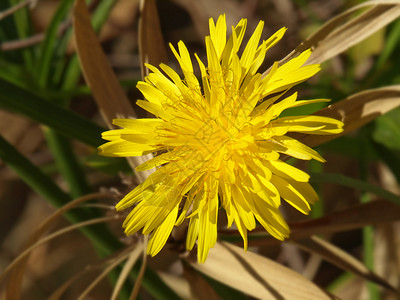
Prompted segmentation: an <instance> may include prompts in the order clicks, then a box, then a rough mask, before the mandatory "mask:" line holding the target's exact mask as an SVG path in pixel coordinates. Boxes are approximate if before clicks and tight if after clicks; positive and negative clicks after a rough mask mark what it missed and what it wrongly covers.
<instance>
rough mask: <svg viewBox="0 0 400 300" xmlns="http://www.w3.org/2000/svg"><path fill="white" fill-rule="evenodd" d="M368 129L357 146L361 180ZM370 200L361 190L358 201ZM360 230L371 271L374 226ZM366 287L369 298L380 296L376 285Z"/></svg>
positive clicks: (364, 173) (365, 172)
mask: <svg viewBox="0 0 400 300" xmlns="http://www.w3.org/2000/svg"><path fill="white" fill-rule="evenodd" d="M369 131H370V130H368V132H367V128H363V130H361V137H362V143H360V146H359V153H360V155H359V159H358V161H359V170H360V175H361V179H362V180H363V181H367V180H368V160H367V158H366V156H365V154H364V149H365V148H366V147H367V146H368V144H369V136H370V134H369ZM370 201H371V197H370V195H369V194H368V193H367V192H362V193H361V195H360V202H361V203H368V202H370ZM362 231H363V254H364V264H365V266H366V267H367V268H368V269H370V270H372V271H373V270H374V268H375V264H374V249H375V247H374V228H373V227H372V226H365V227H364V228H363V229H362ZM373 282H374V281H373ZM378 283H379V282H378ZM367 289H368V293H369V299H370V300H378V299H380V298H381V297H380V292H379V289H378V286H376V285H375V284H374V283H371V282H367Z"/></svg>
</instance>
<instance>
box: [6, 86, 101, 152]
mask: <svg viewBox="0 0 400 300" xmlns="http://www.w3.org/2000/svg"><path fill="white" fill-rule="evenodd" d="M0 90H1V91H2V92H1V93H0V107H1V108H3V109H6V110H11V111H14V112H17V113H20V114H22V115H24V116H26V117H28V118H30V119H33V120H35V121H37V122H39V123H41V124H44V125H47V126H48V127H50V128H53V129H54V130H56V131H58V132H59V133H61V134H63V135H65V136H67V137H70V138H73V139H77V140H79V141H81V142H83V143H85V144H88V145H90V146H93V147H97V146H99V145H101V144H102V143H103V142H104V141H103V140H102V139H101V133H102V132H103V131H104V129H103V128H102V127H100V126H98V125H96V124H94V123H92V122H91V121H89V120H87V119H85V118H84V117H82V116H80V115H78V114H76V113H73V112H71V111H68V110H66V109H63V108H61V107H59V106H58V105H55V104H52V103H50V102H49V101H46V100H43V99H41V98H39V97H38V96H36V95H34V94H32V93H31V92H28V91H26V90H24V89H21V88H19V87H17V86H15V85H14V84H12V83H10V82H7V81H5V80H4V79H1V78H0Z"/></svg>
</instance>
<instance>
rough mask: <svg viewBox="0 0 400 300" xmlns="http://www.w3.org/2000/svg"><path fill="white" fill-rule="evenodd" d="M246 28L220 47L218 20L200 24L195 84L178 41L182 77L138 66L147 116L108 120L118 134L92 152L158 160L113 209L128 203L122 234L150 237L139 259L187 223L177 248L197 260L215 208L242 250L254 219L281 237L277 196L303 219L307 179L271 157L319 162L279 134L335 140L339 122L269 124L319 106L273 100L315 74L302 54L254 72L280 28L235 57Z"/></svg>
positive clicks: (208, 242) (212, 231)
mask: <svg viewBox="0 0 400 300" xmlns="http://www.w3.org/2000/svg"><path fill="white" fill-rule="evenodd" d="M246 24H247V22H246V19H242V20H241V21H240V22H239V23H238V24H237V26H236V27H234V28H232V35H231V36H230V38H229V39H228V40H227V39H226V31H227V28H226V21H225V16H224V15H222V16H220V17H219V19H218V21H217V23H216V24H214V21H213V20H212V19H210V22H209V26H210V35H209V36H207V37H206V38H205V43H206V50H207V67H206V66H205V65H204V63H203V62H202V61H201V60H200V59H199V57H198V56H197V55H195V57H196V59H197V62H198V64H199V67H200V71H201V81H202V82H201V84H200V83H199V81H198V80H197V78H196V76H195V75H194V70H193V65H192V62H191V58H190V55H189V52H188V50H187V48H186V46H185V44H184V43H183V42H182V41H180V42H179V43H178V51H177V50H176V49H175V48H174V47H173V46H172V45H170V46H171V49H172V51H173V53H174V55H175V57H176V58H177V60H178V62H179V64H180V67H181V69H182V72H183V75H184V80H182V79H181V77H180V76H179V75H178V74H177V73H176V72H175V71H173V70H172V69H171V68H170V67H169V66H167V65H165V64H161V65H160V69H161V70H162V71H163V73H162V72H161V71H160V70H159V69H157V68H155V67H154V66H151V65H147V67H148V68H149V69H150V70H151V71H152V73H151V74H149V75H148V76H147V77H146V78H145V81H144V82H139V83H138V85H137V87H138V89H139V90H140V91H141V92H142V94H143V95H144V97H145V98H146V100H138V101H137V104H138V105H139V106H140V107H142V108H144V109H145V110H147V111H148V112H150V113H152V114H154V115H155V116H156V117H157V118H153V119H137V120H133V119H116V120H114V124H115V125H117V126H119V127H122V128H123V129H117V130H110V131H107V132H104V133H103V138H104V139H105V140H108V141H109V142H107V143H106V144H104V145H102V146H100V147H99V149H100V153H101V154H102V155H106V156H140V155H144V154H147V153H150V152H157V153H161V154H159V155H158V156H156V157H154V158H153V159H151V160H149V161H147V162H145V163H143V164H142V165H140V166H139V167H137V170H138V171H143V170H148V169H151V168H154V167H156V168H157V170H156V171H155V172H154V173H153V174H152V175H150V176H149V177H148V179H147V180H146V181H145V182H143V183H142V184H140V185H139V186H137V187H136V188H135V189H134V190H132V191H131V192H130V193H129V194H127V195H126V196H125V197H124V198H123V199H122V200H121V201H120V202H119V203H118V204H117V206H116V208H117V210H123V209H126V208H128V207H130V206H132V205H136V206H135V207H134V208H133V209H132V211H131V212H130V213H129V215H128V216H127V218H126V220H125V222H124V224H123V227H124V228H125V233H126V234H127V235H129V234H133V233H135V232H137V231H139V230H140V229H142V232H143V234H145V235H147V234H150V235H151V237H150V240H149V244H148V249H147V252H148V254H151V255H153V256H154V255H156V254H157V253H158V252H159V251H160V250H161V248H162V247H163V246H164V244H165V243H166V241H167V239H168V237H169V235H170V233H171V231H172V229H173V227H174V226H178V225H180V224H181V223H182V222H183V221H184V220H185V219H189V220H190V221H189V228H188V233H187V240H186V248H187V249H188V250H191V249H192V248H193V246H194V245H195V243H196V241H197V251H198V252H197V253H198V260H199V261H200V262H204V261H205V260H206V258H207V255H208V252H209V249H210V248H212V247H213V246H214V244H215V242H216V240H217V218H218V208H219V206H221V207H222V208H223V209H224V210H225V212H226V214H227V218H228V227H230V226H231V225H232V224H233V223H235V225H236V227H237V229H238V230H239V232H240V234H241V235H242V237H243V240H244V248H245V249H246V248H247V231H248V230H253V229H254V228H255V227H256V220H257V221H258V222H259V223H260V224H261V225H262V226H263V227H264V228H265V229H266V230H267V231H268V232H269V233H270V234H271V235H272V236H274V237H276V238H277V239H280V240H283V239H285V238H286V237H288V235H289V228H288V225H287V224H286V222H285V220H284V219H283V218H282V215H281V214H280V212H279V209H278V208H279V206H280V204H281V198H282V199H284V200H285V201H287V202H288V203H289V204H291V205H292V206H293V207H295V208H296V209H298V210H299V211H300V212H302V213H304V214H307V213H308V212H309V210H310V205H309V203H311V204H312V203H314V202H315V201H317V200H318V196H317V194H316V193H315V191H314V190H313V188H312V187H311V186H310V185H309V184H308V180H309V175H308V174H306V173H305V172H303V171H301V170H299V169H297V168H295V167H293V166H290V165H288V164H286V163H285V162H283V161H282V160H280V159H279V157H280V155H281V154H285V155H290V156H292V157H295V158H298V159H303V160H310V159H316V160H318V161H321V162H323V161H324V159H323V158H322V157H321V156H320V155H318V153H317V152H316V151H314V150H312V149H311V148H309V147H307V146H306V145H304V144H302V143H300V142H299V141H297V140H295V139H293V138H291V137H289V136H287V135H286V133H289V132H301V133H307V134H320V135H324V134H337V133H340V132H341V131H342V126H343V123H342V122H340V121H337V120H335V119H332V118H326V117H319V116H294V117H281V118H279V115H280V114H281V112H282V111H283V110H285V109H287V108H291V107H297V106H301V105H306V104H310V103H315V102H321V101H326V100H323V99H317V100H304V101H296V98H297V94H296V93H294V94H292V95H290V96H288V97H286V98H284V97H283V96H284V94H285V93H286V92H287V91H288V90H289V89H290V88H291V87H293V86H294V85H296V84H298V83H300V82H302V81H304V80H306V79H308V78H310V77H311V76H313V75H314V74H315V73H317V72H318V71H319V70H320V67H319V65H307V66H303V65H304V63H305V62H306V60H307V59H308V57H309V56H310V54H311V51H310V50H307V51H304V52H303V53H301V54H300V55H299V56H298V57H296V58H294V59H292V60H290V61H288V62H287V63H285V64H283V65H282V66H278V63H274V65H273V66H272V68H271V71H270V72H269V73H268V75H267V76H265V77H263V76H262V75H261V74H260V73H257V70H258V68H259V67H260V66H261V64H262V62H263V61H264V57H265V54H266V52H267V50H268V49H269V48H271V47H272V46H274V45H275V44H276V43H277V42H278V41H279V40H280V39H281V38H282V36H283V34H284V32H285V30H286V29H285V28H282V29H280V30H278V31H277V32H276V33H275V34H274V35H272V36H271V37H270V38H269V39H268V40H266V41H263V42H262V44H261V45H259V40H260V37H261V33H262V29H263V25H264V22H262V21H261V22H260V23H259V24H258V26H257V28H256V29H255V31H254V33H253V35H252V36H251V38H250V40H249V42H248V43H247V45H246V47H245V48H244V50H243V52H242V54H241V55H240V57H239V54H238V52H239V48H240V46H241V42H242V40H243V36H244V33H245V29H246ZM164 74H165V75H164ZM282 98H283V99H282Z"/></svg>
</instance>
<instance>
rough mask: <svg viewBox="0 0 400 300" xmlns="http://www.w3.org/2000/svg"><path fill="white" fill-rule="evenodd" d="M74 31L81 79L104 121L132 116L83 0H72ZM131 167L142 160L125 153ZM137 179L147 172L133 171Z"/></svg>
mask: <svg viewBox="0 0 400 300" xmlns="http://www.w3.org/2000/svg"><path fill="white" fill-rule="evenodd" d="M73 20H74V35H75V42H76V50H77V53H78V57H79V60H80V64H81V67H82V71H83V75H84V77H85V80H86V82H87V84H88V86H89V87H90V89H91V90H92V92H93V96H94V98H95V100H96V102H97V105H98V107H99V109H100V112H101V114H102V116H103V119H104V121H105V122H106V123H107V125H108V127H109V128H111V129H112V128H114V125H112V120H113V119H115V118H129V117H130V118H133V117H135V112H134V111H133V108H132V106H131V104H130V102H129V100H128V98H127V97H126V95H125V93H124V91H123V89H122V87H121V85H120V84H119V82H118V79H117V77H116V76H115V73H114V71H113V70H112V68H111V66H110V64H109V62H108V60H107V57H106V56H105V54H104V52H103V50H102V49H101V46H100V43H99V40H98V38H97V36H96V33H95V32H94V30H93V28H92V25H91V23H90V16H89V12H88V9H87V7H86V4H85V1H84V0H76V1H75V7H74V18H73ZM127 160H128V162H129V164H130V166H131V167H132V169H133V170H135V168H136V167H137V166H138V165H140V164H142V163H143V162H145V161H146V159H145V158H144V157H142V156H141V157H128V158H127ZM135 173H136V176H137V178H138V179H139V181H140V182H142V181H144V180H145V179H146V178H147V177H148V175H149V174H150V173H151V172H147V171H145V172H135Z"/></svg>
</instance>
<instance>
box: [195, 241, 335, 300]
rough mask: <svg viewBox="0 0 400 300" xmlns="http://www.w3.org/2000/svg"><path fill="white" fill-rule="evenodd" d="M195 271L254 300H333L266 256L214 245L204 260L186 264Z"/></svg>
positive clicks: (301, 277) (219, 243)
mask: <svg viewBox="0 0 400 300" xmlns="http://www.w3.org/2000/svg"><path fill="white" fill-rule="evenodd" d="M189 262H190V264H191V265H192V266H193V267H194V268H195V269H197V270H198V271H200V272H202V273H204V274H206V275H207V276H210V277H211V278H214V279H215V280H217V281H219V282H222V283H224V284H226V285H228V286H230V287H232V288H234V289H237V290H240V291H242V292H243V293H245V294H248V295H250V296H252V297H255V298H257V299H274V300H275V299H297V300H301V299H307V300H313V299H316V300H317V299H318V300H323V299H337V298H336V297H335V296H333V295H329V294H328V293H327V292H325V291H324V290H322V289H320V288H319V287H318V286H316V285H315V284H314V283H313V282H311V281H309V280H308V279H306V278H305V277H303V276H301V275H300V274H298V273H296V272H294V271H293V270H291V269H288V268H286V267H284V266H282V265H280V264H278V263H276V262H274V261H272V260H270V259H268V258H266V257H263V256H261V255H259V254H256V253H253V252H250V251H248V252H245V251H244V250H243V249H242V248H239V247H237V246H235V245H232V244H229V243H225V242H217V244H216V245H215V247H214V248H212V249H211V250H210V253H209V255H208V258H207V261H206V262H205V263H204V264H200V263H198V262H196V261H195V260H193V261H189Z"/></svg>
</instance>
